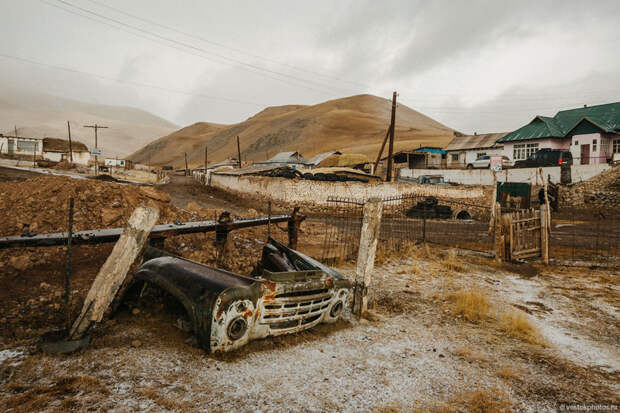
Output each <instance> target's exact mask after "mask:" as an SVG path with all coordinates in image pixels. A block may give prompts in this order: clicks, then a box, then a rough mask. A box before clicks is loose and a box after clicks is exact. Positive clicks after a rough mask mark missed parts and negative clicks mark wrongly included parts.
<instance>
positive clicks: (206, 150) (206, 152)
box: [205, 145, 209, 173]
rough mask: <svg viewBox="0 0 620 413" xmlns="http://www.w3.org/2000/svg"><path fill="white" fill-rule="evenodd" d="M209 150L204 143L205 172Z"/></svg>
mask: <svg viewBox="0 0 620 413" xmlns="http://www.w3.org/2000/svg"><path fill="white" fill-rule="evenodd" d="M208 155H209V151H208V149H207V145H205V173H207V161H208V159H209V158H208Z"/></svg>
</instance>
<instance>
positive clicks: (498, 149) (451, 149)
mask: <svg viewBox="0 0 620 413" xmlns="http://www.w3.org/2000/svg"><path fill="white" fill-rule="evenodd" d="M506 134H507V132H504V133H482V134H473V135H464V136H455V137H454V139H452V141H451V142H450V143H449V144H448V146H446V166H447V167H448V168H466V167H467V165H470V164H472V162H474V161H475V160H476V159H478V158H480V157H481V156H485V155H501V154H502V152H503V150H504V148H503V145H501V144H498V143H497V140H498V139H500V138H502V137H504V136H505V135H506ZM509 158H511V159H512V156H509Z"/></svg>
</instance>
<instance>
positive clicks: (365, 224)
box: [353, 198, 383, 317]
mask: <svg viewBox="0 0 620 413" xmlns="http://www.w3.org/2000/svg"><path fill="white" fill-rule="evenodd" d="M382 213H383V203H382V202H381V200H380V199H377V198H372V199H369V200H368V201H366V203H365V204H364V218H363V221H362V234H361V236H360V246H359V251H358V254H357V270H356V273H357V277H356V278H357V279H358V280H362V282H363V284H362V286H361V291H360V294H359V295H358V294H357V291H356V295H357V296H358V297H360V298H361V300H356V303H359V304H357V305H356V307H357V308H354V309H353V310H354V312H355V314H356V315H357V316H359V317H361V316H362V314H364V313H365V312H366V311H367V310H368V287H369V286H370V282H371V279H372V271H373V269H374V266H375V253H376V252H377V241H378V239H379V230H380V229H381V214H382ZM357 287H358V288H357V289H356V290H359V289H360V288H359V285H358V286H357Z"/></svg>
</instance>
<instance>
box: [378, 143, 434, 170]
mask: <svg viewBox="0 0 620 413" xmlns="http://www.w3.org/2000/svg"><path fill="white" fill-rule="evenodd" d="M445 155H446V151H445V150H443V149H441V148H436V147H430V146H424V147H420V148H418V149H412V150H408V151H400V152H396V153H395V154H394V155H393V157H394V168H395V169H400V168H409V169H438V168H441V166H442V164H443V159H444V158H445ZM384 160H387V157H385V158H383V159H382V161H384Z"/></svg>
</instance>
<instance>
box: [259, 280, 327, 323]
mask: <svg viewBox="0 0 620 413" xmlns="http://www.w3.org/2000/svg"><path fill="white" fill-rule="evenodd" d="M331 299H332V293H331V291H330V290H328V289H322V290H312V291H299V292H293V293H284V294H278V295H276V297H275V299H274V300H273V301H269V302H267V303H265V304H264V306H263V307H264V309H263V312H262V317H261V321H260V322H261V324H267V325H269V328H270V329H272V330H288V329H296V328H299V327H303V326H304V325H307V324H310V323H312V322H314V321H317V320H318V319H320V318H321V316H322V315H323V313H325V311H327V307H329V303H330V301H331Z"/></svg>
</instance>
